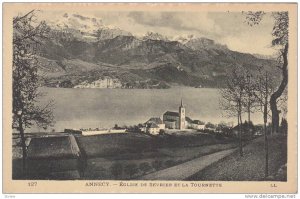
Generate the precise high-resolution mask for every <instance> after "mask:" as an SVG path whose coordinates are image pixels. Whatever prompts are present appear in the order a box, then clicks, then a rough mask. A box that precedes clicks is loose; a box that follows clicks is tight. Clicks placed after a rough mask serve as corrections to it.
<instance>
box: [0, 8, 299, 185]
mask: <svg viewBox="0 0 300 199" xmlns="http://www.w3.org/2000/svg"><path fill="white" fill-rule="evenodd" d="M294 5H296V4H294ZM148 6H149V5H148ZM198 6H199V5H198ZM79 7H80V6H79ZM91 7H93V6H90V7H89V9H85V7H84V6H82V9H74V10H73V9H72V6H70V7H68V5H65V6H64V7H61V8H60V9H44V8H43V6H41V7H40V6H35V5H34V4H32V5H31V7H30V8H27V7H26V6H25V7H24V9H22V10H21V11H20V9H19V10H18V9H17V11H15V12H13V14H12V16H13V19H12V20H11V24H10V25H11V26H12V32H11V38H12V41H11V46H12V56H11V57H12V58H11V62H12V63H9V64H10V65H7V66H5V67H10V68H11V71H12V72H11V82H10V84H11V89H12V91H11V95H12V96H11V99H12V100H11V101H10V102H9V103H11V107H12V110H11V111H10V114H11V116H10V117H11V120H10V121H11V123H10V124H9V125H10V129H11V133H10V134H11V139H12V141H11V142H9V143H11V144H12V146H11V150H12V153H11V161H12V163H11V165H12V168H11V169H12V172H11V179H12V180H13V181H14V180H16V181H21V180H30V181H36V180H37V181H38V180H48V181H49V182H52V181H70V180H71V181H72V180H76V181H78V180H79V181H81V180H82V181H87V183H90V185H91V186H92V184H93V183H95V182H97V181H103V182H105V181H106V180H109V181H110V180H111V181H124V182H126V183H130V182H131V181H135V182H137V181H146V182H147V181H148V182H156V181H170V182H171V181H183V182H186V183H189V182H198V181H201V182H210V181H211V182H215V184H214V186H217V187H218V186H221V184H218V182H224V181H225V182H231V181H232V182H241V183H242V182H247V181H257V182H279V183H286V182H288V181H289V178H288V169H289V167H290V165H289V164H288V163H289V161H288V151H289V153H290V152H291V150H290V149H289V150H288V147H289V146H290V145H289V144H288V143H289V142H288V140H289V136H291V134H293V135H292V136H294V137H295V136H296V134H295V133H296V129H295V128H296V127H295V126H290V120H289V113H290V111H291V107H290V105H289V103H288V102H289V100H290V96H291V95H290V93H289V92H288V91H290V89H291V88H294V87H293V86H294V85H291V84H290V78H295V76H293V75H292V76H290V75H289V74H290V73H289V72H290V71H289V70H290V68H291V67H293V68H294V69H293V70H294V71H295V68H296V66H295V65H292V66H291V63H294V61H293V62H292V61H291V62H290V54H291V53H293V54H295V52H291V50H290V49H291V48H290V43H291V42H290V41H291V40H290V38H289V37H290V32H291V31H290V30H291V27H290V26H291V23H290V16H291V15H290V12H289V9H287V10H284V7H282V9H283V10H282V9H281V10H278V11H277V10H270V9H264V7H263V6H262V7H261V8H256V9H254V10H251V9H248V8H247V7H245V9H243V10H230V9H229V10H226V9H223V11H220V10H204V9H199V10H197V9H191V10H188V9H182V10H180V9H178V8H177V9H174V10H171V9H166V10H164V9H163V6H162V7H161V8H160V9H153V10H151V9H136V10H135V9H132V7H131V9H127V10H126V9H107V10H105V9H97V8H96V7H95V9H91ZM149 7H150V6H149ZM158 7H159V6H158ZM293 30H294V29H293ZM294 34H295V33H294ZM293 45H295V44H293ZM4 72H5V70H4ZM4 75H6V74H4ZM290 86H292V87H290ZM295 86H296V85H295ZM294 91H295V92H297V91H296V90H294ZM294 100H296V99H294ZM293 111H295V110H293ZM4 139H5V137H4ZM4 141H5V140H4ZM292 144H294V143H292ZM294 153H297V151H294ZM295 161H296V160H295ZM294 167H295V166H294ZM294 167H293V168H294ZM295 175H296V174H295ZM289 177H290V176H289ZM292 178H293V179H294V178H295V176H292ZM86 186H89V184H86Z"/></svg>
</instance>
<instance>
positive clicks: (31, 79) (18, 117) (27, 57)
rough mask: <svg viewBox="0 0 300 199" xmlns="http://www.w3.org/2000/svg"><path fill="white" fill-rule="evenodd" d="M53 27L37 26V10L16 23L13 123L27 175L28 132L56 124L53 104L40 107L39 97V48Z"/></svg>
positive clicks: (38, 24)
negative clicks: (18, 137)
mask: <svg viewBox="0 0 300 199" xmlns="http://www.w3.org/2000/svg"><path fill="white" fill-rule="evenodd" d="M48 32H49V27H48V26H47V25H46V23H45V22H37V21H36V16H35V12H34V10H32V11H30V12H29V13H27V14H26V15H24V16H17V17H15V18H14V19H13V66H12V67H13V74H12V75H13V77H12V79H13V109H12V113H13V123H12V127H13V128H14V129H16V130H18V131H19V133H20V136H21V145H22V151H23V155H22V156H23V171H25V167H26V166H25V159H26V156H27V152H26V144H25V135H24V133H25V129H26V128H30V127H31V126H32V125H33V124H34V123H35V124H36V125H37V126H39V127H42V128H44V129H46V128H47V126H48V125H50V124H51V123H52V122H53V115H52V109H53V103H52V101H50V102H49V103H48V104H46V105H45V106H43V107H41V106H38V105H37V102H38V97H39V96H41V93H40V92H39V91H38V87H39V84H40V82H39V80H40V79H39V76H38V60H37V56H36V52H37V48H38V47H39V46H40V45H43V43H42V39H44V38H47V35H48Z"/></svg>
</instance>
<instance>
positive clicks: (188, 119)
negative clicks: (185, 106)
mask: <svg viewBox="0 0 300 199" xmlns="http://www.w3.org/2000/svg"><path fill="white" fill-rule="evenodd" d="M185 121H187V122H189V123H192V122H193V120H192V119H191V118H189V117H185Z"/></svg>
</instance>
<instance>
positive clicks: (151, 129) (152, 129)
mask: <svg viewBox="0 0 300 199" xmlns="http://www.w3.org/2000/svg"><path fill="white" fill-rule="evenodd" d="M159 131H160V128H159V126H158V125H157V124H155V123H149V124H146V133H149V134H152V135H158V134H159Z"/></svg>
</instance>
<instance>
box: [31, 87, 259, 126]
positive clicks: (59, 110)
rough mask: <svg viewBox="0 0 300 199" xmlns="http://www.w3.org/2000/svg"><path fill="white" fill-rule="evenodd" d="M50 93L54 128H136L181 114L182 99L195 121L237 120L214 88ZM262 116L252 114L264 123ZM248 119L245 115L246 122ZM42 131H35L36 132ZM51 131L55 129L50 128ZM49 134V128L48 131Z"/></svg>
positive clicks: (47, 90) (51, 90) (63, 90)
mask: <svg viewBox="0 0 300 199" xmlns="http://www.w3.org/2000/svg"><path fill="white" fill-rule="evenodd" d="M42 91H43V92H44V93H45V94H46V95H45V96H44V97H43V99H42V101H47V100H50V99H53V100H54V101H55V110H54V117H55V120H56V123H55V126H54V127H53V129H55V131H62V130H63V129H65V128H78V129H79V128H96V127H112V126H114V124H118V125H134V124H138V123H143V122H145V121H147V120H148V119H149V118H150V117H161V118H162V115H163V113H164V112H166V111H168V110H169V111H178V107H179V105H180V100H181V98H182V100H183V104H184V106H185V107H186V115H187V116H189V117H191V118H192V119H198V120H202V121H205V122H212V123H219V122H220V121H226V122H228V121H232V122H234V123H236V118H227V117H223V116H222V111H221V109H220V107H219V97H220V95H219V92H218V90H217V89H211V88H190V87H174V88H171V89H72V88H42ZM261 118H262V115H261V114H258V113H256V114H254V115H252V119H253V121H254V122H255V123H257V122H259V123H261V122H260V121H261ZM244 119H246V117H245V116H244V118H243V120H244ZM36 130H39V131H42V130H41V129H35V128H32V129H31V132H32V131H36ZM50 130H51V129H50ZM47 131H49V129H48V130H47Z"/></svg>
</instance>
